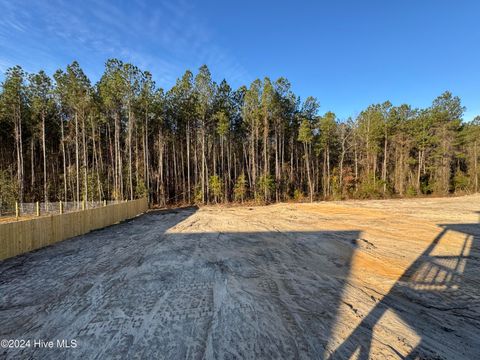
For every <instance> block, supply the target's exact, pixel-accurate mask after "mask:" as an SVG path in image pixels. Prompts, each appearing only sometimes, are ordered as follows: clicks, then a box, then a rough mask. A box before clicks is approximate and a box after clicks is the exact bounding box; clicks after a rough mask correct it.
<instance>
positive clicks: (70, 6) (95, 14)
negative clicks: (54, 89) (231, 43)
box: [0, 0, 249, 86]
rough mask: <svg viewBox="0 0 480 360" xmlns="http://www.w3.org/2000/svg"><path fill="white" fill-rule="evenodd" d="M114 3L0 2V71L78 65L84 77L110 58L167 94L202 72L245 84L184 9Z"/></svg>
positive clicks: (193, 13)
mask: <svg viewBox="0 0 480 360" xmlns="http://www.w3.org/2000/svg"><path fill="white" fill-rule="evenodd" d="M118 4H119V2H116V1H93V0H85V1H79V2H76V1H66V0H51V1H29V2H28V4H26V3H25V2H11V1H7V0H0V7H1V8H2V9H3V14H2V16H1V17H0V54H1V55H0V70H1V69H2V67H6V66H10V65H11V64H13V63H20V64H21V65H23V66H25V67H26V68H27V70H30V69H31V70H32V71H36V70H38V69H39V68H42V67H43V68H46V69H47V70H51V71H53V70H54V69H55V68H57V67H60V66H64V65H65V64H64V63H62V62H64V61H67V62H70V61H72V60H74V59H78V60H80V61H81V65H82V66H84V67H85V68H86V69H87V72H89V71H90V72H89V74H90V75H91V76H94V77H95V76H99V75H100V73H101V65H100V64H98V62H102V61H103V60H105V59H107V58H109V57H119V58H121V59H123V60H125V61H131V62H133V63H135V64H136V65H138V66H139V67H141V68H143V69H146V70H150V71H151V72H152V73H153V74H154V77H155V78H156V80H157V82H158V83H159V85H160V86H168V85H170V84H172V83H173V81H174V80H175V78H176V77H178V76H181V73H182V72H183V71H184V70H185V68H186V67H197V66H199V65H201V64H203V63H206V64H208V65H209V66H210V67H211V68H213V69H215V71H217V72H218V73H220V74H222V75H223V76H225V77H226V78H227V79H229V80H231V81H233V82H237V83H240V82H243V81H246V79H248V78H249V76H248V72H247V71H246V69H244V67H243V66H242V65H241V64H240V63H238V61H237V60H236V59H235V57H234V56H233V55H232V54H230V53H229V52H228V51H227V50H225V49H224V48H222V47H221V46H219V45H218V44H217V43H216V41H215V34H214V32H213V30H212V28H211V27H210V26H209V24H207V23H205V22H204V21H203V20H202V19H201V18H200V17H199V16H198V15H197V14H198V11H197V9H196V8H195V6H194V5H193V4H192V3H191V2H188V1H184V0H181V1H176V2H170V1H164V2H146V1H141V0H137V1H134V2H128V3H123V4H122V6H119V5H118Z"/></svg>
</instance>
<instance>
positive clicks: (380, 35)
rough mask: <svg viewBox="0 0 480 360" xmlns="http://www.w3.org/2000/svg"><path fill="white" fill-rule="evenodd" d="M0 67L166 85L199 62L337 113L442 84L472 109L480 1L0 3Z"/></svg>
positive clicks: (421, 98) (425, 95) (421, 99)
mask: <svg viewBox="0 0 480 360" xmlns="http://www.w3.org/2000/svg"><path fill="white" fill-rule="evenodd" d="M0 14H1V15H0V71H2V72H3V71H4V70H5V69H6V68H7V67H9V66H12V65H15V64H20V65H22V66H23V67H24V68H25V69H26V70H27V71H38V70H40V69H45V70H46V71H47V72H48V73H50V74H52V73H53V72H54V70H55V69H57V68H59V67H62V68H64V67H65V66H66V65H67V64H68V63H70V62H72V61H73V60H78V61H79V62H80V65H81V66H82V67H83V68H84V70H85V71H86V73H87V74H88V75H89V76H90V77H91V78H92V80H93V81H96V80H98V78H99V76H100V74H101V73H102V70H103V64H104V62H105V60H106V59H107V58H109V57H118V58H120V59H122V60H124V61H130V62H133V63H135V64H136V65H138V66H140V67H141V68H142V69H146V70H150V71H151V72H152V73H153V75H154V78H155V79H156V81H157V83H158V85H159V86H162V87H166V88H168V87H170V86H171V85H172V84H173V83H174V81H175V79H176V78H177V77H179V76H181V75H182V73H183V72H184V70H185V69H187V68H188V69H191V70H196V69H197V68H198V67H199V66H200V65H201V64H203V63H206V64H207V65H208V66H209V67H210V69H211V71H212V74H213V76H214V79H215V80H217V81H220V80H221V79H222V78H224V77H225V78H226V79H227V80H228V81H229V82H230V83H231V84H232V85H233V86H234V87H237V86H239V85H242V84H249V83H250V82H251V81H252V80H254V79H255V78H257V77H260V78H263V77H264V76H269V77H271V78H272V79H276V78H277V77H279V76H285V77H287V78H288V79H289V80H290V81H291V83H292V84H293V90H294V91H295V92H296V93H297V94H299V95H300V96H301V97H302V98H305V97H306V96H308V95H312V96H315V97H317V98H318V99H319V101H320V104H321V111H322V112H324V111H328V110H333V111H335V112H336V113H337V114H338V115H339V116H340V117H341V118H345V117H347V116H350V115H355V114H356V113H358V112H359V111H361V110H362V109H363V108H365V107H366V106H367V105H369V104H371V103H375V102H382V101H385V100H390V101H392V102H393V103H394V104H400V103H403V102H406V103H410V104H412V105H413V106H419V107H420V106H428V105H429V104H430V103H431V101H432V99H433V98H434V97H435V96H437V95H439V94H440V93H442V92H443V91H444V90H450V91H452V92H453V93H454V94H455V95H458V96H460V97H461V98H462V100H463V104H464V105H465V106H466V107H467V112H466V115H465V119H466V120H470V119H471V118H472V117H473V116H474V115H477V114H480V25H479V21H480V20H479V15H480V1H478V0H470V1H469V0H458V1H454V0H449V1H444V0H397V1H393V0H392V1H387V0H383V1H380V0H379V1H372V0H362V1H360V0H350V1H333V0H332V1H282V0H277V1H261V0H257V1H250V0H242V1H225V0H215V1H204V2H201V1H173V0H169V1H144V0H137V1H113V0H110V1H101V0H99V1H94V0H84V1H73V0H70V1H67V0H48V1H41V0H39V1H17V0H10V1H6V0H0Z"/></svg>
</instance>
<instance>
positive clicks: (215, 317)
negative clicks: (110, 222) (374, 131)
mask: <svg viewBox="0 0 480 360" xmlns="http://www.w3.org/2000/svg"><path fill="white" fill-rule="evenodd" d="M196 210H197V209H195V208H188V209H181V210H169V211H154V212H150V213H148V214H146V215H143V216H141V217H138V218H136V219H133V220H129V221H127V222H124V223H122V224H119V225H116V226H111V227H109V228H105V229H102V230H99V231H95V232H92V233H90V234H87V235H84V236H80V237H77V238H74V239H71V240H68V241H64V242H62V243H59V244H56V245H54V246H51V247H48V248H45V249H41V250H38V251H36V252H33V253H29V254H25V255H22V256H19V257H17V258H14V259H9V260H6V261H4V262H0V323H1V325H2V326H1V327H0V339H3V338H6V339H32V340H33V339H42V340H54V341H56V340H57V339H65V340H72V339H75V340H76V341H77V343H78V347H77V348H75V349H54V350H51V349H41V348H33V347H30V348H25V349H0V357H6V358H18V357H19V356H21V357H31V358H44V357H48V358H50V359H52V358H65V357H66V356H68V358H105V357H108V358H138V359H146V358H158V359H160V358H166V359H170V358H175V359H177V358H182V359H183V358H189V359H197V358H208V359H214V358H215V359H216V358H220V359H223V358H228V359H230V358H232V359H233V358H241V359H243V358H272V359H273V358H274V359H277V358H309V359H311V358H323V357H324V356H325V354H326V353H327V354H328V353H329V350H327V349H328V344H329V341H330V338H331V336H332V331H333V330H332V329H333V328H334V326H335V322H336V320H337V317H338V316H339V314H338V309H339V304H340V303H341V301H342V294H343V291H344V287H345V286H346V283H347V282H348V279H349V276H350V268H351V262H352V256H353V255H354V252H355V251H356V250H355V249H356V248H357V240H358V239H360V238H361V233H360V232H359V231H302V232H280V231H272V232H238V233H235V232H229V233H222V232H203V233H194V232H188V231H187V232H177V233H175V232H172V231H170V230H169V229H171V228H173V227H174V226H175V225H177V224H178V223H180V222H182V221H183V220H185V219H187V218H188V217H189V216H191V215H192V214H194V213H195V211H196ZM245 228H248V224H245ZM450 230H452V231H461V232H464V233H465V234H466V236H467V238H468V239H470V240H468V241H470V249H474V250H475V251H477V250H478V249H477V248H475V247H474V246H473V243H474V242H475V241H477V240H478V239H479V231H478V230H479V228H478V225H477V224H473V225H471V224H468V225H467V224H464V225H445V226H444V230H443V232H442V234H440V235H439V236H438V237H437V238H436V239H434V240H433V242H432V244H431V245H430V247H429V248H428V249H427V250H426V251H425V253H424V254H422V256H421V257H419V259H417V260H416V261H415V263H414V264H413V265H412V266H411V267H410V268H409V269H408V270H407V271H406V272H405V274H404V275H403V276H402V278H401V279H400V280H399V281H398V283H397V284H396V285H395V286H394V287H393V288H392V290H391V292H390V293H389V294H388V295H387V296H386V297H385V298H384V299H383V300H382V301H381V302H380V303H378V305H377V306H376V307H375V308H374V309H373V310H372V311H371V313H370V314H369V315H368V316H367V317H366V318H365V319H364V320H363V321H362V323H361V324H360V325H359V326H358V327H357V328H356V329H355V330H354V331H353V333H352V334H351V335H350V336H349V337H348V339H346V340H345V342H344V343H343V344H342V345H341V346H340V347H339V348H338V349H337V350H336V352H335V353H333V354H332V357H333V358H348V357H349V356H350V355H351V354H353V353H355V352H356V351H357V352H358V351H360V352H361V358H367V357H368V356H369V352H370V345H369V344H370V343H371V341H372V339H373V332H372V326H373V325H374V324H375V322H377V321H378V320H379V318H380V317H381V316H382V314H383V313H384V312H385V311H386V309H393V310H394V311H397V312H398V313H399V314H400V316H401V314H402V313H403V312H410V313H411V311H412V310H411V309H410V308H409V306H410V304H411V303H412V302H414V303H417V305H418V302H424V301H426V300H425V299H427V298H429V299H431V300H432V301H433V302H428V303H425V304H423V303H422V304H420V305H421V306H420V307H421V308H422V309H424V310H422V313H419V314H418V317H419V319H421V320H422V321H419V322H418V323H408V325H409V326H411V327H412V329H414V330H415V331H416V332H417V333H418V334H419V336H421V337H422V341H421V343H420V344H419V345H418V347H417V348H415V349H412V352H411V357H415V356H417V355H418V354H422V353H424V352H425V353H427V354H430V351H431V349H430V347H429V336H431V335H432V334H434V333H432V332H431V330H430V325H432V324H431V323H430V322H429V321H430V320H429V319H428V316H429V314H430V313H431V312H432V311H434V313H435V314H436V312H440V313H441V312H444V311H455V310H454V309H455V308H462V309H463V308H464V307H466V306H469V305H471V303H469V302H470V301H471V298H470V297H469V296H467V295H468V291H467V290H468V289H470V287H471V286H472V285H474V284H465V283H464V282H463V281H464V280H463V275H462V271H464V273H467V272H468V271H469V269H468V265H467V264H468V259H469V257H470V256H473V255H472V252H470V255H467V254H465V253H462V254H460V255H459V256H458V257H453V258H452V257H447V258H439V257H435V256H432V255H431V252H432V250H433V249H434V248H435V245H436V243H437V242H438V241H439V240H440V238H441V237H442V236H443V234H444V233H445V232H446V231H450ZM466 241H467V240H466ZM471 251H473V250H471ZM475 256H476V255H475ZM460 264H463V265H460ZM442 274H443V275H442ZM477 278H478V277H477ZM476 284H477V285H478V283H476ZM462 288H463V289H465V294H467V295H462V297H459V294H460V293H459V292H458V291H460V290H459V289H462ZM477 289H478V288H477ZM477 289H474V290H472V291H477V292H478V290H477ZM419 294H420V295H422V296H417V295H419ZM425 294H427V295H428V296H424V295H425ZM447 294H450V295H447ZM462 294H464V293H463V292H462ZM398 299H401V301H400V302H399V300H398ZM432 304H434V305H432ZM435 304H441V305H438V307H434V306H436V305H435ZM420 307H415V308H414V309H413V311H416V310H417V309H418V308H420ZM462 311H463V310H462ZM463 314H464V313H463V312H462V315H463ZM415 315H417V314H415ZM422 317H423V318H422ZM435 319H436V318H435ZM436 320H438V319H436ZM477 320H478V319H477ZM477 324H478V323H477ZM434 325H435V324H434ZM457 325H458V324H443V326H445V328H446V329H447V330H445V331H447V332H449V331H452V332H454V330H455V329H454V328H453V327H454V326H457ZM477 330H478V329H477ZM472 336H474V335H472ZM451 341H452V342H453V344H454V345H456V344H458V345H459V346H460V345H462V344H463V342H465V341H468V339H457V338H455V336H454V334H453V335H452V337H451ZM359 349H360V350H359Z"/></svg>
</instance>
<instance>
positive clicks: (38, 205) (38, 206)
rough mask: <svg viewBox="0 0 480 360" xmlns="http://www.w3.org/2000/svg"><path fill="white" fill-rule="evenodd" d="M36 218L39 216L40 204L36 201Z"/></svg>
mask: <svg viewBox="0 0 480 360" xmlns="http://www.w3.org/2000/svg"><path fill="white" fill-rule="evenodd" d="M37 216H40V203H39V202H38V201H37Z"/></svg>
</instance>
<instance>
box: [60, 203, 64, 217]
mask: <svg viewBox="0 0 480 360" xmlns="http://www.w3.org/2000/svg"><path fill="white" fill-rule="evenodd" d="M60 214H63V203H62V200H60Z"/></svg>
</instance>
